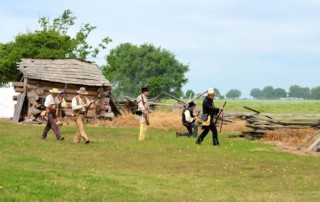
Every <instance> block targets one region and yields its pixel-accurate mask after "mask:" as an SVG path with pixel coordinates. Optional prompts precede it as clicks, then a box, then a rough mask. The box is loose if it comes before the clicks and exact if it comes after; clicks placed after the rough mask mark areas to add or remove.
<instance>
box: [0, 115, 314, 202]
mask: <svg viewBox="0 0 320 202" xmlns="http://www.w3.org/2000/svg"><path fill="white" fill-rule="evenodd" d="M43 128H44V126H29V125H16V124H12V123H8V122H7V121H4V120H2V121H0V201H318V200H319V198H320V182H319V178H318V175H317V174H318V171H319V168H320V160H319V156H316V157H315V156H298V155H294V154H290V153H284V152H276V151H273V148H274V147H273V146H271V145H266V144H263V143H260V142H251V141H244V140H238V139H228V138H226V135H227V134H222V135H221V144H222V145H221V146H220V147H213V146H212V145H211V144H210V141H211V138H209V137H208V138H207V139H206V140H205V141H204V143H203V144H202V145H201V146H198V145H196V144H194V142H195V140H194V139H192V138H178V139H177V138H175V136H174V132H165V131H161V130H152V131H149V135H150V136H149V139H148V140H146V141H144V142H138V141H137V133H138V129H120V128H114V129H111V128H105V127H87V128H86V131H87V133H88V135H89V137H90V138H91V140H92V143H90V144H89V145H84V144H79V145H73V144H72V138H73V135H74V133H75V130H76V128H75V127H71V126H68V127H64V128H63V129H62V133H63V135H64V136H65V141H64V142H58V141H56V140H55V139H54V135H53V134H52V132H50V133H49V135H48V138H47V140H46V141H42V140H40V135H41V132H42V130H43Z"/></svg>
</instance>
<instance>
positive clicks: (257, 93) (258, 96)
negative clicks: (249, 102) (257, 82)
mask: <svg viewBox="0 0 320 202" xmlns="http://www.w3.org/2000/svg"><path fill="white" fill-rule="evenodd" d="M250 95H251V96H252V97H253V98H254V99H261V96H262V91H261V90H260V89H259V88H253V89H252V90H251V91H250Z"/></svg>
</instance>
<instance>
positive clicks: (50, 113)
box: [41, 88, 64, 141]
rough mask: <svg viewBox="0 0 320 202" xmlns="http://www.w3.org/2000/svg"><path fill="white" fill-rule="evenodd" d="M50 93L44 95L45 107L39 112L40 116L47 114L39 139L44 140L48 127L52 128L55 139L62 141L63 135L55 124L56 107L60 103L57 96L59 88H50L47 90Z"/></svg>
mask: <svg viewBox="0 0 320 202" xmlns="http://www.w3.org/2000/svg"><path fill="white" fill-rule="evenodd" d="M49 92H50V94H49V95H48V96H47V97H46V100H45V102H44V106H45V107H46V110H45V111H43V112H42V113H41V116H47V118H48V121H47V125H46V127H45V129H44V130H43V133H42V136H41V139H42V140H45V139H46V138H47V134H48V132H49V130H50V129H52V130H53V132H54V134H55V135H56V138H57V140H59V141H62V140H63V139H64V137H62V136H61V135H60V131H59V128H58V125H57V120H56V119H57V116H56V112H57V108H58V105H60V103H61V100H59V98H58V94H60V93H61V91H59V89H57V88H53V89H52V90H49Z"/></svg>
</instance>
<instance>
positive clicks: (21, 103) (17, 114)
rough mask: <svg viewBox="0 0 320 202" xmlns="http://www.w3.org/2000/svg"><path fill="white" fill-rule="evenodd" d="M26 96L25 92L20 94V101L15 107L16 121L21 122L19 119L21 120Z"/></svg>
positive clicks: (14, 119)
mask: <svg viewBox="0 0 320 202" xmlns="http://www.w3.org/2000/svg"><path fill="white" fill-rule="evenodd" d="M25 97H26V95H25V94H24V93H23V94H19V95H18V101H17V105H16V107H15V110H14V116H13V121H14V122H19V120H20V116H21V111H22V107H23V103H24V100H25Z"/></svg>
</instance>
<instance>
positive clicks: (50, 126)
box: [42, 112, 61, 139]
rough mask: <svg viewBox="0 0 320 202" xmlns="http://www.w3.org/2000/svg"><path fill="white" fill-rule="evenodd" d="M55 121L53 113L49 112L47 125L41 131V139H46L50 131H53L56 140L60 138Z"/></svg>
mask: <svg viewBox="0 0 320 202" xmlns="http://www.w3.org/2000/svg"><path fill="white" fill-rule="evenodd" d="M55 119H56V115H55V113H54V112H49V114H48V121H47V125H46V127H45V128H44V130H43V133H42V138H46V137H47V134H48V132H49V130H50V129H52V130H53V132H54V134H55V135H56V138H57V139H60V138H61V135H60V132H59V128H58V126H57V123H56V120H55Z"/></svg>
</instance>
